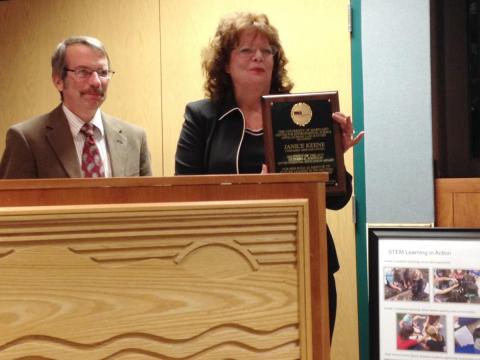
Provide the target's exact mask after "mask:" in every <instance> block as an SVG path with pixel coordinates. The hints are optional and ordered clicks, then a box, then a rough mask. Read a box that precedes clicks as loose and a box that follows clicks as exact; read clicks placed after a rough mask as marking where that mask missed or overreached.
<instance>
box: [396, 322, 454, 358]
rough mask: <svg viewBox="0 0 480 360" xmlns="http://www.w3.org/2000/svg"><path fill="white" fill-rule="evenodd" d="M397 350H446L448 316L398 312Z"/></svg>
mask: <svg viewBox="0 0 480 360" xmlns="http://www.w3.org/2000/svg"><path fill="white" fill-rule="evenodd" d="M396 317H397V350H415V351H435V352H446V351H447V344H446V340H445V336H446V334H445V329H446V317H445V316H444V315H426V314H416V313H397V314H396Z"/></svg>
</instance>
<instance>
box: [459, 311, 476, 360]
mask: <svg viewBox="0 0 480 360" xmlns="http://www.w3.org/2000/svg"><path fill="white" fill-rule="evenodd" d="M453 331H454V334H453V335H454V339H455V353H456V354H480V318H471V317H459V316H455V317H454V326H453Z"/></svg>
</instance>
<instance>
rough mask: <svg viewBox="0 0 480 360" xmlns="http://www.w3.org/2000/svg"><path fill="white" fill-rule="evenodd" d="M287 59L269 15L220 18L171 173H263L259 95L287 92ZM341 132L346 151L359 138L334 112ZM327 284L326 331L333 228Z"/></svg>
mask: <svg viewBox="0 0 480 360" xmlns="http://www.w3.org/2000/svg"><path fill="white" fill-rule="evenodd" d="M287 62H288V60H287V58H286V56H285V53H284V51H283V48H282V45H281V44H280V40H279V37H278V32H277V30H276V29H275V28H274V27H273V26H272V25H271V24H270V23H269V20H268V18H267V16H266V15H263V14H254V13H235V14H232V15H230V16H227V17H225V18H223V19H222V20H221V21H220V23H219V25H218V27H217V31H216V33H215V37H214V38H213V40H212V41H211V43H210V45H209V47H207V48H206V49H205V50H204V52H203V54H202V68H203V71H204V74H205V77H206V81H205V84H204V90H205V95H206V97H207V99H204V100H200V101H196V102H193V103H190V104H188V105H187V106H186V110H185V122H184V124H183V128H182V131H181V134H180V138H179V140H178V144H177V152H176V155H175V174H176V175H195V174H241V173H243V174H245V173H260V172H263V173H266V172H268V169H267V168H266V166H265V165H264V162H265V159H264V153H263V122H262V104H261V96H262V95H266V94H282V93H288V92H290V90H291V89H292V87H293V83H292V82H291V81H290V79H289V78H288V76H287V71H286V69H285V65H286V64H287ZM332 116H333V119H334V120H335V121H337V122H338V123H339V124H340V127H341V129H342V132H343V149H344V151H346V150H348V149H349V148H350V147H351V146H353V145H354V144H356V143H357V142H359V141H360V139H361V138H362V136H363V133H360V134H359V135H358V136H357V137H353V127H352V121H351V119H350V117H348V116H345V115H343V114H342V113H335V114H333V115H332ZM347 179H348V181H347V182H348V191H347V194H346V195H345V196H344V197H336V198H335V199H327V207H328V208H329V209H340V208H342V207H343V206H345V204H346V203H347V202H348V200H349V198H350V195H351V192H352V187H351V176H350V175H349V174H347ZM328 249H329V290H330V294H329V295H330V302H329V304H330V331H331V332H333V326H334V322H335V311H336V290H335V282H334V278H333V273H334V272H336V271H337V270H338V268H339V265H338V260H337V255H336V251H335V247H334V244H333V240H332V238H331V235H330V232H329V231H328Z"/></svg>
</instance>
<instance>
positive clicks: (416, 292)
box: [369, 228, 480, 360]
mask: <svg viewBox="0 0 480 360" xmlns="http://www.w3.org/2000/svg"><path fill="white" fill-rule="evenodd" d="M369 281H370V322H371V324H370V326H371V354H372V359H379V360H403V359H437V360H441V359H448V360H460V359H469V358H472V359H473V358H476V359H480V230H475V229H440V228H438V229H435V228H432V229H405V228H372V229H369ZM467 355H470V356H467ZM472 355H473V357H472ZM474 355H476V356H477V357H475V356H474Z"/></svg>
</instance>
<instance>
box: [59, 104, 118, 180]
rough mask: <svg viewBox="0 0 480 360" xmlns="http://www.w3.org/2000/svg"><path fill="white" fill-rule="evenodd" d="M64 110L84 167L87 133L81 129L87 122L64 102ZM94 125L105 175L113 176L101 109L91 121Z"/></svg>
mask: <svg viewBox="0 0 480 360" xmlns="http://www.w3.org/2000/svg"><path fill="white" fill-rule="evenodd" d="M62 108H63V112H64V113H65V116H66V117H67V120H68V125H69V126H70V131H71V132H72V137H73V142H74V144H75V149H76V150H77V157H78V163H79V164H80V168H81V167H82V152H83V145H84V144H85V135H84V134H83V133H82V132H80V129H81V128H82V126H83V125H84V124H85V122H84V121H83V120H82V119H80V118H79V117H78V116H77V115H75V114H74V113H73V112H71V111H70V109H69V108H67V107H66V106H65V104H62ZM89 122H90V123H91V124H92V125H94V127H93V137H94V138H95V142H96V144H97V147H98V151H99V152H100V157H101V158H102V162H103V168H104V170H105V177H112V171H111V166H110V158H109V156H108V151H107V142H106V140H105V130H104V128H103V121H102V114H101V112H100V109H97V112H96V113H95V115H94V116H93V119H92V120H90V121H89Z"/></svg>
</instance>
